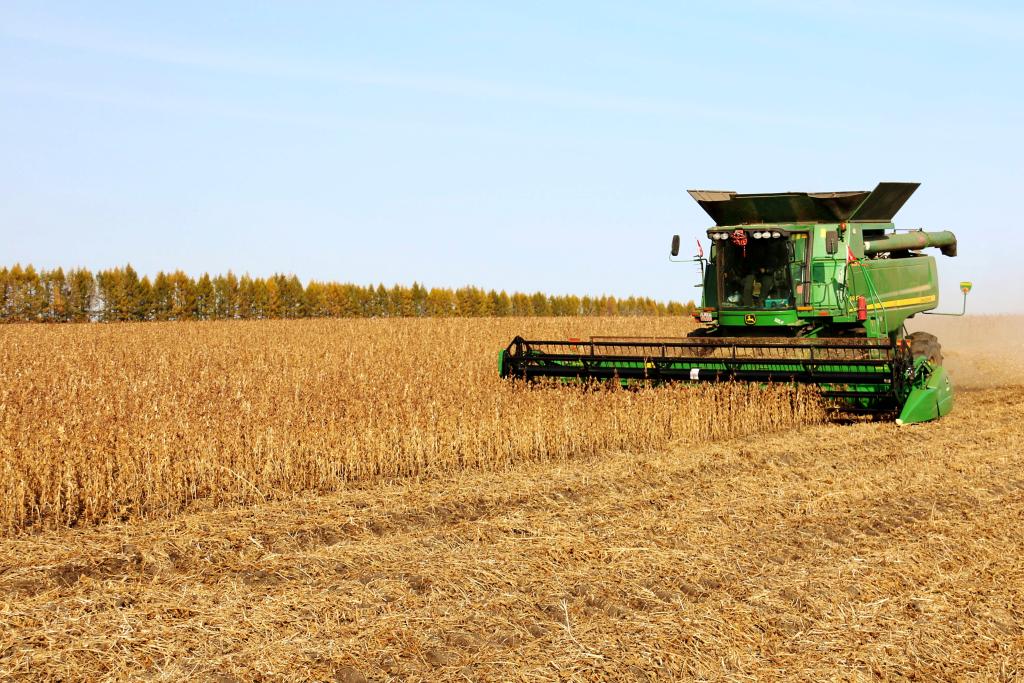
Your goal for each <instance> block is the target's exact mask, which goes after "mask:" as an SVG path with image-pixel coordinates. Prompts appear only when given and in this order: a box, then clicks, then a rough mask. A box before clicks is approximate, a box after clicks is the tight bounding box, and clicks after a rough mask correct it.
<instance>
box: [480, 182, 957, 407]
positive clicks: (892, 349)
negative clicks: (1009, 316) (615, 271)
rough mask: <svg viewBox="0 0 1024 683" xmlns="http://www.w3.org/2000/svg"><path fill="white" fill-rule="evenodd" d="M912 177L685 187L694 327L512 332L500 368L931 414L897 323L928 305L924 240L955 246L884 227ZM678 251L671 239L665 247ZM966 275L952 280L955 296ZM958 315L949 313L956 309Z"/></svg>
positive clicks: (943, 378)
mask: <svg viewBox="0 0 1024 683" xmlns="http://www.w3.org/2000/svg"><path fill="white" fill-rule="evenodd" d="M918 185H919V183H879V185H878V186H877V187H876V188H875V189H874V190H873V191H871V192H867V191H859V192H827V193H805V192H787V193H778V194H737V193H735V192H717V191H716V192H711V191H703V190H691V191H690V195H691V196H692V197H693V198H694V199H695V200H697V203H698V204H700V205H701V207H702V208H703V209H704V210H705V211H706V212H707V213H708V215H709V216H711V218H712V219H713V220H714V222H715V226H714V227H713V228H710V229H709V230H708V233H707V234H708V237H709V238H710V239H711V250H710V254H709V255H708V258H707V259H705V258H704V256H703V254H700V255H699V256H697V257H696V258H695V259H694V261H695V262H697V263H699V264H700V267H701V273H702V279H703V285H702V286H703V294H702V297H701V299H702V301H701V308H700V309H699V311H698V313H697V314H696V317H697V318H698V319H699V321H700V322H701V323H702V327H701V328H699V329H697V330H695V331H693V332H691V333H690V334H689V335H687V336H686V337H681V338H673V339H667V338H641V337H636V338H620V337H617V338H613V337H593V338H591V339H590V340H589V341H580V340H570V341H534V340H527V339H523V338H522V337H516V338H515V339H513V340H512V343H511V344H509V346H508V348H506V349H504V350H503V351H502V352H501V354H500V357H499V369H500V372H501V376H502V377H510V378H522V379H526V380H534V379H539V378H543V377H552V378H561V379H563V380H567V381H568V380H599V381H600V380H610V381H617V382H621V383H622V384H626V385H628V384H633V383H660V382H670V381H682V382H721V381H730V380H735V381H750V382H782V383H792V382H798V383H807V384H814V385H817V386H818V387H820V389H821V393H822V395H823V396H824V397H826V398H827V399H828V400H829V401H830V402H832V404H833V405H835V406H837V407H839V408H840V409H842V410H843V411H847V412H865V413H873V414H881V415H885V414H892V415H897V416H898V418H897V423H898V424H910V423H915V422H924V421H926V420H933V419H935V418H938V417H941V416H943V415H945V414H947V413H948V412H949V411H950V410H951V409H952V407H953V389H952V384H951V382H950V379H949V375H948V373H947V372H946V370H945V368H943V367H942V351H941V348H940V346H939V341H938V339H936V338H935V336H933V335H931V334H928V333H927V332H914V333H913V334H908V333H907V332H906V329H905V328H904V322H905V321H906V320H907V318H910V317H912V316H914V315H916V314H918V313H924V312H927V311H931V310H932V309H934V308H935V307H936V306H937V305H938V302H939V289H938V272H937V269H936V263H935V258H934V257H933V256H930V255H926V254H922V253H920V250H922V249H926V248H930V247H934V248H937V249H939V251H940V252H941V253H942V254H943V255H945V256H956V236H955V235H953V233H951V232H925V231H923V230H913V231H897V230H896V228H895V227H894V226H893V224H892V218H893V216H895V215H896V212H897V211H899V209H900V208H901V207H902V206H903V204H904V203H905V202H906V201H907V199H909V198H910V196H911V195H912V194H913V193H914V191H915V190H916V189H917V188H918ZM678 254H679V236H678V235H677V236H675V237H673V239H672V255H673V256H678ZM970 288H971V284H970V283H969V282H963V283H961V290H962V291H963V294H964V303H965V305H966V296H967V292H968V291H970ZM962 314H963V312H961V313H958V314H954V315H962Z"/></svg>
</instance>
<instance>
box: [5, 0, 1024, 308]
mask: <svg viewBox="0 0 1024 683" xmlns="http://www.w3.org/2000/svg"><path fill="white" fill-rule="evenodd" d="M692 5H693V6H687V5H684V4H683V3H644V4H639V3H617V4H610V3H609V4H605V3H597V2H586V3H517V4H516V5H515V6H512V5H505V6H503V5H499V4H498V3H464V4H462V3H412V2H410V3H353V4H342V3H315V2H298V3H283V2H282V3H277V4H275V3H269V2H252V1H248V2H218V3H209V2H202V3H200V2H175V3H127V2H125V3H104V2H77V3H62V2H49V3H45V4H44V3H35V2H33V3H30V2H16V1H15V2H12V1H10V0H8V1H7V2H5V3H3V5H2V6H0V145H2V148H3V155H2V158H3V163H2V165H0V184H2V185H0V186H2V188H3V189H2V190H0V237H2V239H3V245H4V257H3V259H2V260H3V261H4V262H5V263H13V262H16V261H20V262H22V263H27V262H31V263H34V264H36V265H37V266H42V267H53V266H57V265H60V266H64V267H68V266H78V265H84V266H89V267H92V268H101V267H107V266H111V265H119V264H123V263H126V262H131V263H132V264H133V265H134V266H135V267H136V268H137V269H138V270H139V271H140V272H143V273H150V274H152V273H155V272H156V271H157V270H160V269H165V270H167V269H176V268H183V269H185V270H186V271H189V272H191V273H194V274H199V273H202V272H204V271H209V272H211V273H215V272H224V271H227V270H228V269H231V270H234V271H235V272H236V273H242V272H249V273H252V274H254V275H257V274H258V275H267V274H271V273H274V272H287V273H295V274H297V275H298V276H299V277H300V278H302V279H304V280H307V279H310V278H315V279H322V280H340V281H352V282H358V283H363V284H366V283H377V282H384V283H385V284H392V283H395V282H401V283H411V282H412V281H413V280H417V281H419V282H422V283H425V284H427V285H436V286H459V285H463V284H475V285H479V286H483V287H487V288H496V289H507V290H510V291H511V290H521V291H535V290H544V291H548V292H552V293H578V294H584V293H589V294H600V293H610V294H615V295H628V294H642V295H650V296H655V297H658V298H662V299H668V298H673V299H690V298H693V297H695V296H696V295H697V292H698V290H696V289H694V288H693V284H695V281H696V270H695V268H694V267H693V266H691V265H686V264H673V263H670V262H669V261H668V259H667V251H668V243H669V238H670V236H671V235H672V234H673V233H680V234H681V235H682V236H683V238H684V244H692V243H693V241H694V240H695V239H696V238H697V237H698V236H703V234H704V230H705V229H706V227H707V226H708V223H709V221H708V218H707V217H706V216H705V215H704V213H703V212H702V211H701V210H700V208H699V207H698V206H697V205H696V204H695V203H694V202H692V200H690V198H689V197H688V196H687V195H686V192H685V191H686V189H688V188H709V189H733V190H737V191H741V192H757V191H784V190H810V191H829V190H851V189H870V188H872V187H874V185H875V183H876V182H878V181H879V180H897V181H904V180H914V181H920V182H922V183H923V185H922V187H921V188H920V189H919V190H918V192H917V194H916V195H915V196H914V197H913V198H912V199H911V200H910V202H908V204H907V205H906V207H905V208H904V209H903V211H901V213H900V214H899V215H898V216H897V223H898V224H899V225H900V226H903V227H926V228H931V229H950V230H953V231H954V232H956V233H957V235H958V237H959V238H960V254H961V255H960V256H959V257H957V258H955V259H948V258H945V257H940V272H941V275H942V278H943V289H942V293H943V299H944V306H943V308H954V307H956V306H957V305H958V299H959V294H958V290H957V285H956V283H957V282H958V281H959V280H961V279H972V280H974V282H975V286H976V289H975V292H974V293H972V295H971V296H972V308H973V309H974V310H976V311H986V312H995V311H1000V310H1007V311H1015V312H1024V301H1022V297H1021V296H1020V291H1021V288H1022V286H1021V284H1020V282H1021V278H1020V277H1019V273H1020V271H1021V270H1024V267H1022V265H1021V263H1020V259H1021V258H1022V251H1024V250H1022V247H1024V229H1021V228H1019V227H1017V226H1016V225H1014V223H1015V221H1016V220H1018V218H1017V217H1018V216H1019V215H1020V211H1019V208H1018V205H1019V203H1020V202H1019V200H1018V196H1019V194H1020V187H1021V184H1022V180H1024V178H1022V175H1024V173H1022V159H1024V136H1022V133H1021V131H1022V129H1024V126H1022V124H1024V120H1022V118H1024V117H1022V112H1024V87H1022V86H1024V76H1022V73H1024V9H1021V6H1020V5H1018V4H1011V3H1005V4H994V3H980V4H972V5H970V6H968V4H967V3H961V4H944V3H928V4H925V3H913V2H906V3H891V2H872V1H871V0H867V1H864V2H794V3H785V2H767V1H765V2H759V1H754V2H748V1H742V0H741V1H736V2H731V3H722V4H720V5H718V4H716V3H699V4H698V3H693V4H692Z"/></svg>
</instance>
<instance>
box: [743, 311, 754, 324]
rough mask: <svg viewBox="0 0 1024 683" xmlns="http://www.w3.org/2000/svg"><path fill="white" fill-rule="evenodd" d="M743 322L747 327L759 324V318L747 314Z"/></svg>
mask: <svg viewBox="0 0 1024 683" xmlns="http://www.w3.org/2000/svg"><path fill="white" fill-rule="evenodd" d="M743 322H744V323H745V324H747V325H753V324H754V323H756V322H757V316H756V315H754V314H753V313H747V314H746V315H745V316H743Z"/></svg>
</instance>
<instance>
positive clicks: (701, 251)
mask: <svg viewBox="0 0 1024 683" xmlns="http://www.w3.org/2000/svg"><path fill="white" fill-rule="evenodd" d="M697 258H704V247H702V246H701V245H700V240H697Z"/></svg>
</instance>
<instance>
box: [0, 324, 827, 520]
mask: <svg viewBox="0 0 1024 683" xmlns="http://www.w3.org/2000/svg"><path fill="white" fill-rule="evenodd" d="M686 326H687V323H686V322H685V321H680V320H679V319H677V318H676V319H671V318H668V319H666V318H663V319H599V320H594V319H582V320H581V319H549V320H537V319H484V320H479V319H478V320H322V321H257V322H223V323H166V324H136V325H130V324H119V325H75V326H17V327H14V326H8V327H4V328H2V329H0V529H2V530H4V531H7V532H10V531H11V530H14V529H18V528H23V527H28V526H67V525H76V524H81V523H87V522H95V521H100V520H104V519H109V518H120V519H131V518H136V517H152V516H166V515H170V514H173V513H175V512H177V511H179V510H181V509H182V508H184V507H186V506H194V505H196V504H197V503H201V504H202V505H221V504H227V503H247V502H254V501H263V500H268V499H276V498H281V497H284V496H288V495H291V494H294V493H297V492H326V491H333V490H339V489H341V488H344V487H346V486H351V485H353V484H362V483H366V482H371V481H378V480H381V479H392V478H405V477H418V476H431V475H437V474H443V473H450V472H453V471H458V470H462V469H467V468H471V469H480V470H504V469H507V468H510V467H512V466H514V465H516V464H518V463H522V462H524V461H541V460H558V459H567V458H572V457H575V456H580V455H585V454H591V453H594V452H597V451H600V450H604V449H619V450H627V451H630V452H643V451H649V450H651V449H657V448H661V447H664V446H665V445H667V444H668V443H670V442H672V441H677V440H687V439H698V438H699V439H714V438H717V437H720V436H723V435H726V434H728V435H733V436H735V435H740V434H749V433H755V432H767V431H773V430H780V429H787V428H790V427H793V426H795V425H800V424H808V423H813V422H817V421H819V420H820V419H821V408H820V404H819V402H818V401H817V400H816V398H815V396H814V395H813V394H812V393H808V392H806V391H799V390H796V389H793V388H790V387H768V388H759V387H757V386H751V385H723V386H703V387H686V386H672V387H659V388H652V389H645V390H640V391H622V390H611V389H602V390H594V389H581V388H579V387H564V386H558V387H554V386H551V387H542V388H537V387H533V388H531V387H527V386H524V385H522V384H518V383H508V382H502V381H501V380H499V379H498V377H497V368H496V355H497V350H498V349H499V348H500V347H501V346H502V345H503V344H505V343H507V342H508V340H509V339H510V338H511V337H512V336H513V335H514V334H515V333H524V334H527V335H530V336H535V337H546V338H565V337H579V336H586V335H589V334H605V335H617V334H630V335H651V336H662V337H664V336H668V335H677V336H678V335H681V334H682V333H683V332H684V331H685V328H686Z"/></svg>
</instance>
